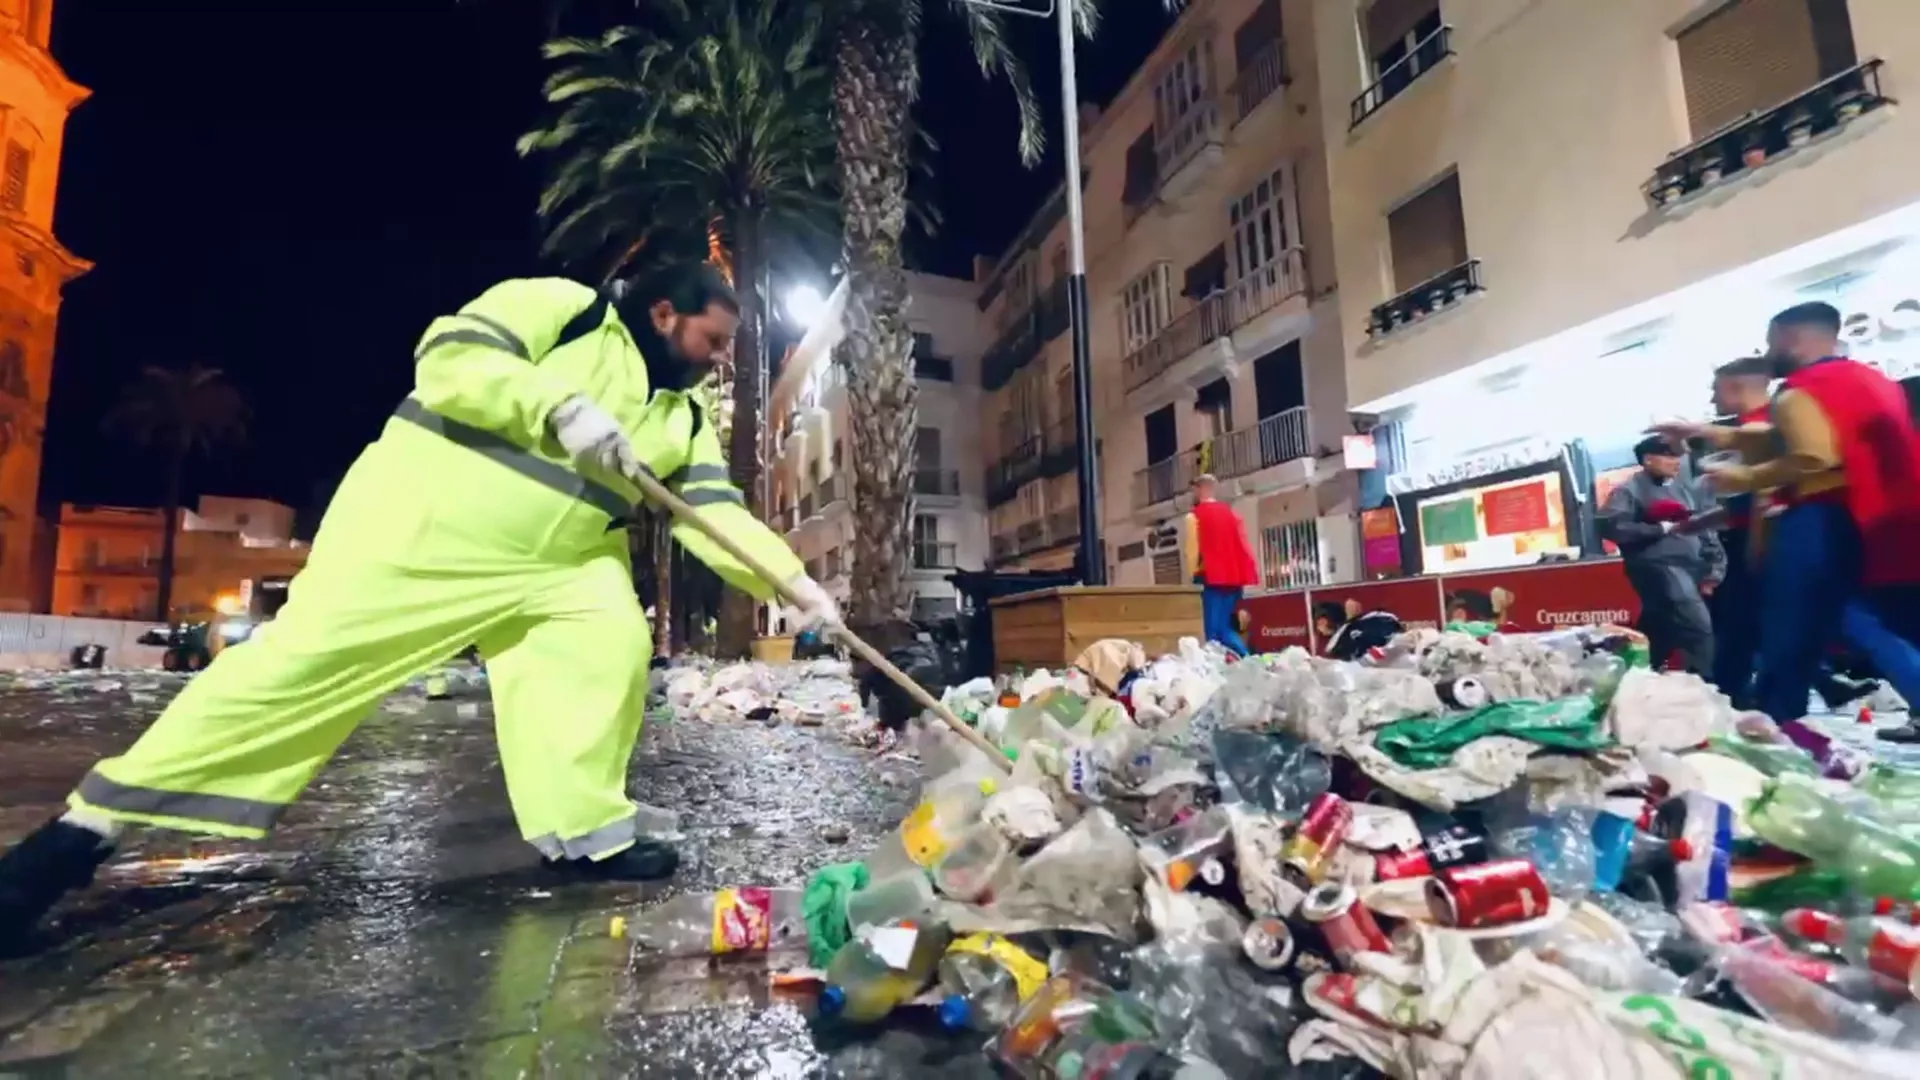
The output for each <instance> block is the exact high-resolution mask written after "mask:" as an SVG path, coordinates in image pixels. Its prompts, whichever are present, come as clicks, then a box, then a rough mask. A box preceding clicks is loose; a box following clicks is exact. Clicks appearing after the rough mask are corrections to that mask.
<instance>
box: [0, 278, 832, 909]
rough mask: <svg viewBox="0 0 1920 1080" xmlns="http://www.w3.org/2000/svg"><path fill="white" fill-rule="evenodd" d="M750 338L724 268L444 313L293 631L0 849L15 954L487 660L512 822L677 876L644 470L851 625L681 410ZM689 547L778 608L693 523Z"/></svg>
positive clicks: (533, 837) (526, 292) (168, 716)
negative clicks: (68, 896)
mask: <svg viewBox="0 0 1920 1080" xmlns="http://www.w3.org/2000/svg"><path fill="white" fill-rule="evenodd" d="M738 322H739V305H738V301H737V299H736V298H735V296H734V294H733V292H732V290H731V289H730V288H729V287H728V286H727V284H726V282H725V281H724V280H723V279H721V278H720V277H719V276H718V274H717V273H715V272H714V271H713V270H712V268H710V267H707V266H700V267H698V268H690V269H683V270H677V271H674V272H672V273H670V274H667V275H663V277H662V278H661V279H660V280H658V281H656V282H654V283H651V284H649V285H643V286H638V287H635V288H631V289H626V290H619V289H616V290H610V291H608V292H597V291H595V290H594V289H591V288H588V287H587V286H584V285H580V284H577V283H575V282H572V281H566V280H562V279H529V280H516V281H508V282H505V283H503V284H500V285H497V286H495V287H493V288H491V289H489V290H487V292H486V293H484V294H483V295H481V296H480V298H479V299H477V300H475V301H473V302H472V303H470V304H468V305H467V306H466V307H464V308H462V309H461V311H460V312H459V314H456V315H451V316H448V317H445V318H442V319H438V320H436V321H435V322H434V323H433V324H432V325H431V326H430V327H428V328H427V332H426V334H425V336H424V337H423V338H422V340H421V343H420V346H419V349H418V350H417V352H416V360H417V371H416V382H415V389H414V392H413V394H412V395H411V396H409V397H408V398H407V399H406V400H404V401H403V402H401V404H400V407H399V408H398V409H397V410H396V411H395V413H394V416H393V417H392V419H390V420H388V421H387V425H386V428H385V430H384V431H383V432H382V434H381V436H380V438H379V439H378V440H377V441H376V442H374V443H373V444H372V445H370V446H369V447H368V448H367V449H366V450H365V451H364V452H363V453H362V454H361V455H360V458H359V460H358V461H356V462H355V463H354V465H353V468H352V469H351V470H350V471H349V472H348V474H347V476H346V478H345V480H343V481H342V482H341V484H340V487H339V490H338V493H337V494H335V496H334V498H333V502H332V504H331V505H330V506H329V507H328V509H327V514H326V519H325V521H323V522H322V524H321V528H320V532H319V535H318V537H317V538H316V539H315V540H314V544H313V550H312V553H311V556H310V558H309V559H308V562H307V567H306V569H305V570H304V571H303V572H302V573H301V574H300V576H299V577H298V579H297V580H296V581H295V582H294V584H293V587H292V591H291V593H290V596H289V599H288V602H287V604H286V607H285V608H283V609H282V610H281V611H280V614H279V617H278V618H277V619H276V620H275V621H274V622H272V623H269V624H267V625H266V626H265V627H263V628H262V630H261V632H260V633H258V634H257V635H255V637H254V639H253V640H251V641H248V642H246V643H244V644H242V645H239V646H236V647H234V648H231V649H229V650H227V651H226V652H224V653H222V654H221V656H220V657H219V658H218V660H217V661H216V662H215V663H214V664H213V665H212V666H211V667H210V668H208V670H207V671H206V672H205V673H204V674H202V675H200V676H199V677H197V678H196V679H195V680H194V681H193V682H192V683H191V684H189V685H188V686H187V687H186V689H185V690H183V691H182V692H181V694H180V696H179V697H178V698H176V699H175V700H174V701H173V703H172V704H171V705H170V706H169V707H168V708H167V710H166V712H165V713H164V714H163V715H162V716H161V717H160V719H159V720H157V721H155V723H154V724H153V726H152V727H150V728H149V729H147V731H146V733H145V734H144V735H142V736H141V737H140V739H139V740H138V741H137V742H135V743H134V744H133V745H132V746H131V747H129V748H128V749H127V751H126V753H125V754H123V755H121V756H120V757H116V758H109V759H107V760H105V761H102V762H100V763H99V764H98V765H96V766H95V767H94V768H93V769H92V771H90V772H89V773H87V775H86V776H85V777H84V778H83V779H82V780H81V781H80V784H79V786H78V787H77V788H76V789H75V790H74V792H73V794H72V795H71V796H69V798H68V806H69V809H68V811H67V812H66V813H65V814H64V815H62V816H61V817H60V818H58V819H56V820H54V821H51V822H49V823H47V824H46V825H45V826H43V827H41V829H40V830H39V831H37V832H35V833H34V834H32V835H31V836H29V837H27V838H26V839H25V840H24V841H22V842H21V843H20V844H19V845H18V846H17V847H15V848H14V849H13V850H12V851H11V852H9V853H7V854H6V855H5V856H4V857H0V937H4V936H6V935H7V933H8V932H10V931H14V932H18V931H23V930H24V929H26V928H27V927H29V926H31V924H33V923H34V922H36V921H37V920H38V919H39V917H40V916H41V915H43V914H44V913H45V912H46V911H47V909H48V908H50V907H51V906H52V905H53V903H54V902H55V901H57V900H58V899H59V897H60V896H61V895H62V894H63V893H65V892H66V891H68V890H70V889H73V888H78V887H81V886H83V885H85V884H86V883H87V882H89V881H90V880H91V879H92V876H93V874H94V871H95V870H96V869H97V868H98V866H99V865H100V863H101V862H103V861H104V860H105V859H106V857H107V856H108V854H110V852H111V850H112V846H113V843H114V840H115V838H116V837H117V835H118V832H119V830H120V828H121V827H122V826H123V825H124V824H126V823H136V824H142V825H154V826H163V827H168V828H177V829H185V830H189V831H193V832H199V833H206V834H212V835H217V836H229V837H241V838H254V839H257V838H260V837H264V836H266V834H267V832H268V830H269V829H271V828H272V827H273V825H274V823H275V821H276V820H277V819H278V818H279V817H280V814H281V812H282V811H284V810H285V809H286V808H287V806H288V804H289V803H291V802H292V801H293V800H294V798H295V797H296V796H298V795H299V793H300V791H301V789H303V788H304V787H306V785H307V783H308V781H309V780H311V779H312V778H313V776H314V774H315V773H316V772H318V771H319V769H320V768H321V766H323V765H325V764H326V762H327V760H328V758H330V757H331V756H332V755H333V752H334V750H335V748H337V747H338V746H339V745H340V743H341V741H342V740H343V739H345V738H346V736H347V735H348V734H349V733H350V732H351V731H353V729H354V727H355V726H356V725H357V724H358V723H359V722H360V720H361V719H362V718H363V717H365V716H366V715H367V714H368V712H370V711H371V710H372V709H373V708H374V706H375V704H376V703H377V702H378V701H379V700H380V698H381V697H382V696H383V695H385V694H387V693H388V692H390V691H392V690H393V689H394V688H395V687H397V686H399V685H401V684H402V683H404V682H405V681H406V680H408V679H410V678H413V677H415V676H417V675H418V674H419V673H420V672H422V671H423V670H425V669H427V668H429V667H431V666H433V665H436V664H439V663H442V662H444V661H445V660H446V658H447V657H449V656H452V655H454V654H456V653H458V652H460V651H461V650H462V649H465V648H466V647H467V646H469V645H477V646H478V648H479V652H480V654H481V655H482V656H484V657H485V658H486V662H487V670H488V673H489V675H490V677H491V683H492V687H493V693H494V703H495V706H496V710H495V711H496V714H497V718H498V719H497V737H498V740H499V744H500V758H501V763H502V766H503V767H504V770H505V773H506V782H507V792H508V795H509V796H510V797H511V800H512V803H513V810H514V814H515V816H516V818H517V819H518V821H519V825H520V829H521V833H522V835H523V836H525V838H526V839H527V840H528V841H529V842H530V843H532V844H533V846H534V847H535V848H537V849H539V851H540V853H541V854H542V855H543V856H545V857H546V859H547V862H548V865H549V866H552V867H555V868H559V869H567V870H573V871H578V872H581V873H584V874H588V875H592V876H598V877H609V878H620V879H641V880H644V879H653V878H661V877H665V876H668V875H670V874H672V872H673V871H674V869H675V867H676V866H677V865H678V861H679V859H678V855H677V853H676V852H675V851H674V849H673V848H672V847H671V846H670V845H667V844H664V843H661V842H659V841H656V840H651V839H648V838H647V837H645V836H642V835H641V834H640V832H639V828H638V823H637V821H636V818H635V814H634V809H635V808H634V805H633V804H632V803H631V802H630V801H629V800H628V798H627V792H626V776H627V762H628V759H629V758H630V757H631V755H632V752H633V747H634V743H635V740H636V739H637V738H638V736H639V733H640V725H641V720H642V717H643V714H644V708H645V700H646V691H647V672H648V659H649V652H650V650H651V642H650V640H649V637H648V630H647V620H646V617H645V615H644V614H643V613H642V611H641V609H640V604H639V601H638V599H637V598H636V597H635V595H634V590H633V581H632V568H631V564H630V560H629V555H628V550H627V536H626V532H625V530H624V529H623V528H621V527H620V525H621V524H622V523H623V522H624V521H625V519H626V517H627V516H628V515H629V513H630V511H631V508H632V507H633V505H634V503H635V502H636V500H637V499H638V498H639V491H638V489H637V488H636V487H635V486H634V484H633V483H632V482H631V481H630V480H628V479H627V477H628V476H630V475H633V474H634V473H636V472H637V471H638V470H642V469H644V470H648V471H650V472H651V473H652V474H653V475H654V476H656V477H658V478H660V479H661V480H662V481H663V482H664V483H666V484H667V486H668V487H669V488H671V489H672V490H674V491H675V492H676V493H677V494H679V496H680V497H681V498H682V499H684V500H685V501H686V502H687V503H688V504H689V505H690V506H692V507H693V508H694V509H695V512H697V513H699V514H701V515H703V516H704V517H706V518H707V519H708V520H709V521H710V522H712V523H713V524H714V525H716V526H718V527H719V529H720V530H721V531H722V532H723V533H724V534H725V535H727V536H728V537H729V538H731V539H732V540H734V541H735V542H736V543H738V544H739V545H741V547H742V548H743V549H744V550H745V551H746V552H748V553H749V554H750V555H752V556H754V557H755V558H757V559H758V560H760V562H761V563H762V564H763V565H764V566H765V568H766V569H768V570H769V571H771V572H772V573H773V574H774V575H775V576H777V577H779V578H782V579H784V580H785V581H787V582H788V584H789V585H791V586H792V588H793V590H794V592H795V594H796V596H797V597H798V598H799V599H800V600H801V602H802V617H803V619H804V620H805V621H807V622H809V623H811V624H816V625H817V624H821V623H833V622H836V621H837V620H838V618H839V614H838V612H837V611H836V610H835V607H834V604H833V601H832V600H831V599H830V598H829V597H828V596H827V594H826V593H825V592H824V591H823V590H822V589H821V588H820V586H819V585H818V584H817V583H815V582H814V581H813V580H812V579H810V578H808V577H807V576H806V574H805V571H804V569H803V568H802V565H801V563H800V561H799V560H798V559H797V558H795V557H794V555H793V553H792V551H790V550H789V549H788V548H787V546H786V544H785V543H784V542H783V541H782V540H781V539H780V538H779V537H778V536H777V535H776V534H775V533H774V532H773V531H772V530H770V529H769V528H767V527H766V526H765V525H763V524H761V523H760V522H759V521H757V520H755V519H754V518H753V516H752V515H751V514H750V513H748V511H747V509H746V507H745V506H744V505H743V500H742V499H741V496H740V493H739V492H738V491H737V490H736V489H734V488H733V487H732V486H731V485H730V484H729V483H728V480H727V470H726V466H725V464H724V461H723V458H722V455H721V450H720V442H719V439H718V437H717V435H716V434H715V432H714V429H713V425H712V422H711V420H710V418H709V417H707V416H705V415H704V414H703V412H702V410H701V409H700V408H699V407H698V406H697V405H695V403H694V402H693V401H692V400H691V398H690V397H689V396H688V394H687V389H688V388H689V387H691V386H692V385H693V384H694V383H695V382H697V381H698V379H699V378H700V377H701V376H703V375H704V374H705V373H706V372H707V370H708V369H709V368H710V367H711V365H712V364H713V363H714V362H716V361H718V360H720V359H723V358H724V357H725V356H726V355H727V353H728V351H729V350H730V349H731V348H732V342H733V335H734V330H735V327H736V326H737V325H738ZM674 538H675V539H676V540H678V541H679V542H680V543H681V544H682V545H684V546H685V547H686V548H687V550H688V551H689V552H691V553H692V554H694V555H695V556H696V557H698V558H699V559H700V560H701V561H703V562H705V563H706V564H707V565H708V566H710V567H712V568H713V569H714V570H715V571H717V572H718V573H719V574H720V575H721V577H723V578H724V579H725V580H727V581H728V582H729V583H731V584H732V585H734V586H735V587H737V588H741V589H745V590H747V591H748V592H750V593H752V594H753V595H754V596H756V597H758V598H760V599H763V600H764V599H767V598H770V597H771V596H772V595H773V592H774V590H773V588H772V586H771V585H770V584H769V583H768V582H765V581H763V580H761V579H760V578H759V577H758V576H756V575H755V574H754V573H753V572H752V571H750V570H748V569H747V568H746V567H745V566H744V565H742V564H741V563H739V562H737V561H736V560H734V559H733V558H731V557H730V556H728V555H727V554H726V553H725V552H723V551H722V550H720V549H719V547H718V546H717V545H715V544H714V543H713V542H712V541H711V540H709V539H708V538H707V537H706V536H705V535H704V534H702V533H701V532H700V531H698V530H697V529H696V528H694V527H692V526H690V525H687V524H681V525H677V526H676V527H675V529H674Z"/></svg>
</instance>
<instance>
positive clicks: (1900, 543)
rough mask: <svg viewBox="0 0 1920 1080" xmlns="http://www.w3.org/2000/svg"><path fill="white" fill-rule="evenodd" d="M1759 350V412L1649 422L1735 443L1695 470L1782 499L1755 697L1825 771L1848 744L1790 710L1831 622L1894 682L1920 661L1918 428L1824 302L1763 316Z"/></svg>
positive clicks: (1767, 567)
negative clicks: (1725, 419) (1748, 418)
mask: <svg viewBox="0 0 1920 1080" xmlns="http://www.w3.org/2000/svg"><path fill="white" fill-rule="evenodd" d="M1767 357H1768V359H1769V360H1770V361H1771V362H1772V365H1773V373H1774V374H1776V375H1778V376H1780V377H1781V380H1782V382H1781V388H1780V390H1779V391H1778V392H1777V393H1776V394H1775V395H1774V398H1773V402H1772V404H1771V406H1770V408H1769V415H1768V420H1767V422H1766V423H1755V424H1747V425H1743V426H1741V427H1738V428H1727V427H1718V426H1713V425H1700V424H1689V423H1684V422H1674V423H1669V424H1661V425H1657V426H1656V427H1655V429H1654V430H1656V431H1657V432H1659V433H1660V434H1661V435H1663V436H1665V437H1668V438H1675V437H1679V438H1693V437H1699V438H1703V439H1706V440H1707V441H1708V442H1709V443H1711V444H1712V445H1714V446H1716V447H1720V448H1723V449H1731V450H1737V451H1739V454H1740V457H1741V459H1742V460H1741V461H1740V462H1739V463H1732V462H1726V463H1721V464H1719V465H1717V466H1716V467H1713V468H1711V469H1710V470H1709V471H1708V474H1707V479H1708V481H1709V483H1711V484H1712V485H1713V487H1714V489H1715V490H1717V491H1720V492H1722V493H1725V494H1730V495H1737V494H1750V493H1757V492H1766V493H1768V497H1769V499H1770V500H1771V501H1772V502H1774V503H1775V504H1777V505H1778V506H1779V507H1780V508H1781V509H1780V512H1779V513H1778V514H1777V515H1775V516H1773V517H1771V518H1770V519H1768V520H1767V523H1766V525H1767V527H1766V536H1765V538H1764V542H1765V545H1766V555H1765V561H1764V569H1763V570H1762V580H1763V592H1764V593H1765V596H1766V604H1765V607H1764V610H1763V612H1762V621H1761V629H1760V675H1759V680H1760V681H1759V694H1758V701H1759V705H1760V709H1761V711H1763V712H1765V713H1766V714H1767V715H1768V716H1770V717H1772V718H1773V720H1774V721H1775V722H1776V723H1778V724H1779V725H1780V726H1781V729H1782V731H1784V732H1785V733H1786V734H1787V735H1788V737H1789V738H1791V739H1793V741H1794V742H1795V743H1797V744H1799V745H1801V746H1802V747H1804V748H1806V749H1807V750H1809V751H1810V752H1812V753H1814V754H1816V755H1817V756H1820V757H1821V758H1822V759H1823V760H1825V761H1826V762H1827V767H1828V770H1829V771H1830V772H1834V773H1836V774H1844V773H1850V772H1855V771H1858V769H1859V767H1860V765H1861V762H1860V761H1859V760H1857V758H1856V757H1855V755H1852V754H1850V753H1848V752H1846V751H1845V750H1844V748H1842V747H1839V746H1837V745H1835V744H1832V743H1830V741H1829V740H1827V739H1826V738H1825V737H1824V736H1822V735H1821V734H1820V733H1819V732H1817V731H1814V730H1813V729H1812V728H1810V727H1807V726H1806V725H1804V724H1801V723H1800V718H1801V717H1802V716H1803V715H1804V714H1805V713H1806V711H1807V694H1808V687H1809V686H1810V685H1811V684H1812V682H1813V679H1814V677H1815V674H1816V672H1817V671H1818V670H1819V666H1820V661H1821V658H1822V656H1823V655H1824V654H1825V651H1826V648H1827V645H1828V643H1829V642H1830V641H1832V640H1833V639H1834V638H1835V637H1838V636H1840V635H1841V634H1843V633H1844V634H1845V635H1846V636H1847V637H1848V638H1849V639H1851V640H1852V641H1853V642H1854V643H1855V644H1857V645H1859V646H1860V647H1861V648H1862V649H1864V650H1865V651H1866V652H1868V654H1869V655H1872V656H1873V657H1874V659H1875V663H1876V665H1877V666H1879V667H1880V669H1881V673H1882V674H1884V675H1886V676H1887V677H1888V678H1889V679H1890V680H1892V681H1893V683H1894V685H1895V686H1896V687H1899V686H1900V685H1901V683H1902V682H1903V681H1906V677H1905V676H1903V675H1901V674H1897V673H1896V672H1897V671H1899V670H1901V669H1904V668H1906V667H1908V665H1910V664H1911V665H1913V666H1914V668H1915V669H1916V670H1920V650H1916V649H1915V647H1914V644H1913V643H1914V642H1915V641H1916V640H1920V556H1917V555H1916V552H1920V432H1916V430H1915V427H1914V423H1913V416H1912V412H1911V410H1910V407H1909V405H1908V402H1907V398H1906V394H1905V392H1904V391H1902V390H1901V388H1900V385H1899V384H1898V383H1896V382H1894V381H1893V380H1892V379H1890V378H1888V377H1887V376H1886V375H1885V374H1883V373H1882V372H1880V371H1879V370H1878V369H1876V368H1874V367H1871V366H1869V365H1867V364H1863V363H1860V362H1859V361H1856V360H1851V359H1848V358H1847V357H1846V356H1844V355H1842V349H1841V345H1840V312H1839V309H1837V308H1835V307H1834V306H1833V305H1831V304H1825V303H1820V302H1817V301H1816V302H1811V303H1805V304H1798V305H1795V306H1793V307H1790V308H1788V309H1786V310H1785V311H1782V312H1780V313H1779V314H1778V315H1775V316H1774V317H1773V319H1772V321H1771V322H1769V323H1768V325H1767ZM1883 658H1884V659H1883ZM1916 735H1920V733H1916Z"/></svg>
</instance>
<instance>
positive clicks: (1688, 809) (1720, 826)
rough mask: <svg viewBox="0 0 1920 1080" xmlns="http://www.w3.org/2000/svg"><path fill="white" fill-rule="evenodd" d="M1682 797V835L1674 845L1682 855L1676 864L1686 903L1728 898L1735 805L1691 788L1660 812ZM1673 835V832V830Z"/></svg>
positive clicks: (1669, 801)
mask: <svg viewBox="0 0 1920 1080" xmlns="http://www.w3.org/2000/svg"><path fill="white" fill-rule="evenodd" d="M1676 801H1678V803H1679V804H1680V809H1679V810H1678V811H1675V814H1676V816H1680V817H1681V818H1682V820H1681V822H1680V823H1679V824H1678V826H1677V830H1673V831H1677V832H1678V836H1677V837H1675V842H1674V844H1673V847H1672V851H1673V854H1674V855H1675V856H1676V857H1677V858H1678V859H1679V864H1678V865H1677V866H1676V867H1675V868H1674V881H1675V884H1676V885H1677V886H1678V889H1679V894H1680V899H1679V902H1680V903H1682V904H1688V903H1692V902H1694V901H1698V900H1725V899H1726V898H1727V894H1728V884H1727V874H1728V869H1729V867H1730V866H1731V864H1732V859H1733V808H1732V807H1730V806H1727V805H1726V804H1725V803H1722V802H1719V801H1717V800H1716V799H1714V798H1713V797H1712V796H1711V795H1708V794H1706V793H1705V792H1700V791H1689V792H1686V793H1684V794H1682V795H1680V796H1679V797H1678V800H1674V799H1669V800H1668V801H1667V803H1666V804H1664V805H1663V806H1662V807H1661V809H1660V811H1658V812H1657V815H1665V814H1666V813H1667V812H1668V808H1669V807H1671V806H1672V804H1673V803H1674V802H1676ZM1669 835H1671V833H1669Z"/></svg>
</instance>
